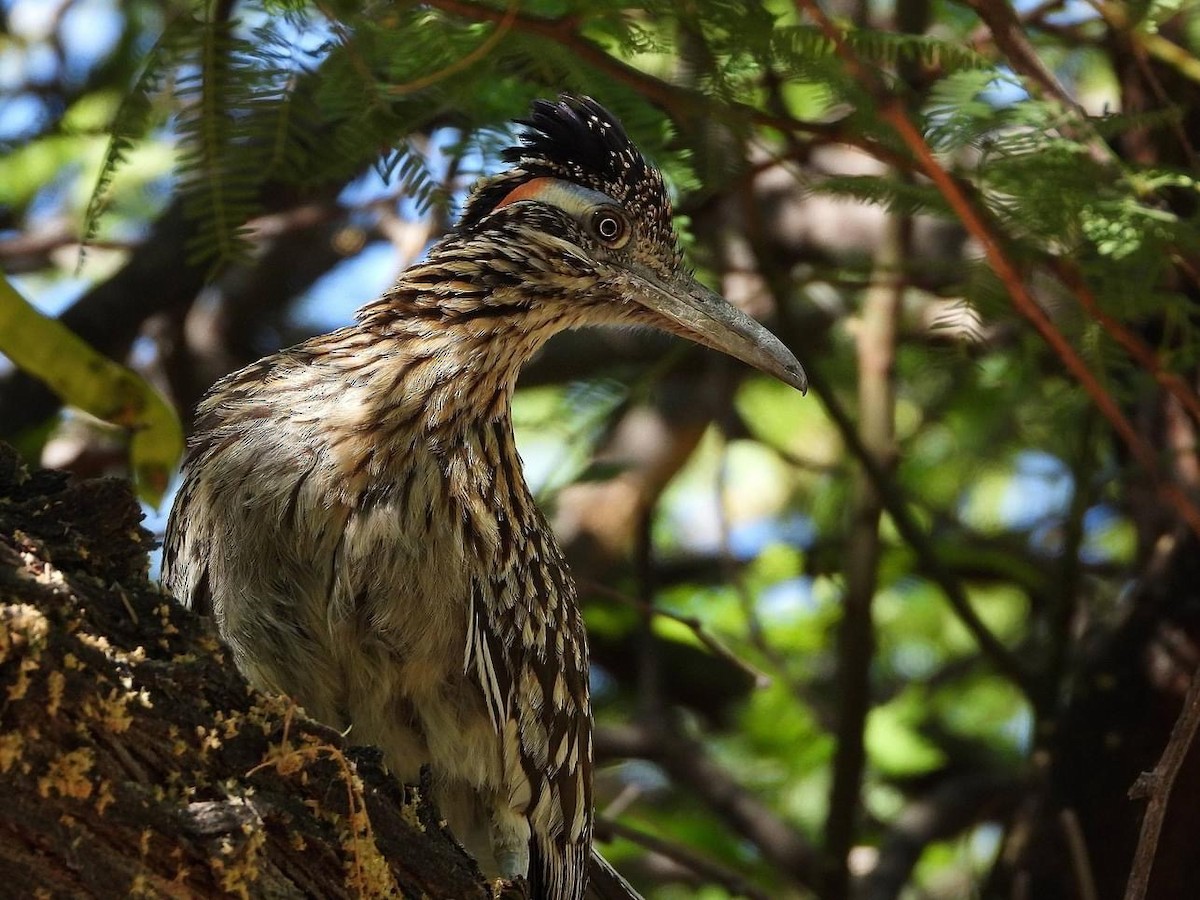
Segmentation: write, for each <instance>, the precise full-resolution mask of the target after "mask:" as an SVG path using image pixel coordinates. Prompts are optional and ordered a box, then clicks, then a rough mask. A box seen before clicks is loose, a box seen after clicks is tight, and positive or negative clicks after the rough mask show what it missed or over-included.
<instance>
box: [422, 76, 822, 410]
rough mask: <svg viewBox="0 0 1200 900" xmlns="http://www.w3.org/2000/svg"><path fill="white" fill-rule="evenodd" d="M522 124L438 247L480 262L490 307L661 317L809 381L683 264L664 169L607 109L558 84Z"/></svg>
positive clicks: (593, 319)
mask: <svg viewBox="0 0 1200 900" xmlns="http://www.w3.org/2000/svg"><path fill="white" fill-rule="evenodd" d="M521 124H523V125H524V126H525V127H526V130H525V132H524V134H523V135H522V139H521V143H520V144H519V145H518V146H516V147H512V148H511V149H509V150H507V151H506V152H505V159H506V160H507V161H508V162H510V163H513V167H512V168H511V169H509V170H508V171H506V172H503V173H501V174H499V175H496V176H494V177H492V178H490V179H486V180H485V181H483V182H482V183H480V184H479V185H478V186H477V187H476V188H475V190H474V192H473V193H472V195H471V198H470V200H469V201H468V203H467V207H466V209H465V211H464V213H463V216H462V219H461V221H460V222H459V224H458V226H457V228H456V229H455V233H454V235H453V236H452V237H451V239H450V240H449V241H448V242H447V244H446V245H445V248H444V250H443V255H447V254H448V255H449V256H459V258H460V259H462V260H464V262H465V261H467V260H470V261H471V264H472V265H481V266H483V267H484V268H483V270H481V271H479V272H478V273H477V274H478V275H479V276H481V278H482V280H483V281H485V282H488V285H487V286H488V288H489V292H488V293H489V298H488V303H489V304H491V307H490V308H492V309H493V310H494V309H495V308H496V306H497V305H500V306H511V307H516V308H518V309H524V310H527V311H531V310H532V308H533V306H534V305H535V304H536V306H537V307H538V309H539V311H540V312H542V313H543V314H545V313H546V312H547V311H549V312H553V313H554V314H555V315H556V316H557V317H558V319H557V321H559V322H561V323H562V327H571V326H574V325H595V324H637V325H646V326H650V327H654V328H658V329H661V330H664V331H668V332H671V333H673V334H677V335H680V336H682V337H686V338H688V339H689V340H692V341H695V342H697V343H700V344H703V345H705V346H708V347H712V348H714V349H716V350H720V351H722V352H723V353H727V354H729V355H730V356H733V357H736V358H737V359H740V360H742V361H744V362H746V363H749V364H750V365H752V366H754V367H755V368H757V369H760V370H761V371H763V372H765V373H767V374H769V375H772V376H774V377H776V378H778V379H780V380H781V381H783V382H785V383H787V384H790V385H792V386H793V387H796V388H798V389H799V390H801V391H804V390H806V389H807V384H808V382H807V378H806V377H805V374H804V370H803V369H802V368H801V366H800V363H799V362H798V361H797V360H796V358H795V356H793V355H792V353H791V351H789V350H788V349H787V348H786V347H785V346H784V345H783V344H782V343H781V342H780V341H779V340H778V339H777V338H776V337H775V336H774V335H772V334H771V333H770V332H768V331H767V330H766V329H765V328H763V327H762V326H761V325H760V324H758V322H756V321H755V320H754V319H752V318H750V317H749V316H747V315H746V314H745V313H743V312H742V311H741V310H739V309H737V308H736V307H734V306H731V305H730V304H729V303H728V302H726V301H725V300H724V299H723V298H722V297H720V296H718V295H717V294H715V293H713V292H712V291H711V290H709V289H708V288H706V287H704V286H703V285H702V284H700V283H699V282H698V281H696V279H695V278H694V277H693V276H692V274H691V272H690V271H689V270H688V269H687V268H686V267H685V266H684V265H683V257H682V254H681V253H680V251H679V241H678V237H677V235H676V233H675V226H674V223H673V220H672V214H671V202H670V200H669V198H668V196H667V191H666V188H665V186H664V184H663V179H662V175H661V174H660V173H659V172H658V170H657V169H655V168H654V167H653V166H651V165H650V164H649V163H647V162H646V160H645V159H644V158H643V157H642V155H641V153H640V152H639V151H638V149H637V148H636V147H635V146H634V145H633V143H632V142H631V141H630V139H629V137H628V136H627V135H626V133H625V130H624V129H623V128H622V127H621V124H620V123H619V122H618V121H617V120H616V119H615V118H614V117H613V116H612V114H611V113H609V112H608V111H607V110H605V109H604V107H602V106H600V104H598V103H596V102H595V101H594V100H592V99H590V98H586V97H573V96H569V95H563V96H562V97H561V98H560V99H559V100H558V102H556V103H552V102H550V101H546V100H539V101H536V102H535V103H534V104H533V108H532V112H531V115H530V117H529V118H528V119H527V120H525V121H524V122H522V123H521ZM460 254H461V255H460ZM484 260H486V263H484V262H483V261H484Z"/></svg>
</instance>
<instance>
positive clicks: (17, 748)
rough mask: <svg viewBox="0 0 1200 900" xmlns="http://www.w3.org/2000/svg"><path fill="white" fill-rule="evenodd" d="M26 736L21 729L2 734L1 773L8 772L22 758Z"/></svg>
mask: <svg viewBox="0 0 1200 900" xmlns="http://www.w3.org/2000/svg"><path fill="white" fill-rule="evenodd" d="M24 749H25V738H24V736H23V735H22V734H21V733H20V732H19V731H10V732H9V733H8V734H0V774H3V773H6V772H8V770H9V769H11V768H12V767H13V766H14V765H16V764H17V762H19V761H20V759H21V751H22V750H24Z"/></svg>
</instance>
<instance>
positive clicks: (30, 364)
mask: <svg viewBox="0 0 1200 900" xmlns="http://www.w3.org/2000/svg"><path fill="white" fill-rule="evenodd" d="M0 353H3V354H4V355H5V356H7V357H8V358H9V359H11V360H12V361H13V362H14V363H15V364H16V365H18V366H20V367H21V368H22V369H24V370H25V371H26V372H28V373H29V374H31V375H34V376H36V377H38V378H40V379H41V380H42V381H44V382H46V384H48V385H49V386H50V387H51V388H52V389H53V390H54V392H55V393H57V394H58V395H59V396H60V397H61V398H62V399H63V402H65V403H68V404H70V405H71V406H74V407H76V408H77V409H80V410H83V411H84V412H86V413H90V414H91V415H94V416H96V417H98V418H100V419H104V420H106V421H108V422H111V423H112V424H114V425H118V426H120V427H122V428H124V429H125V430H126V431H127V432H128V434H129V463H130V468H131V469H132V471H133V475H134V482H135V484H136V485H137V491H138V495H139V496H140V497H141V498H142V499H143V500H144V501H146V502H147V503H149V504H151V505H154V506H157V505H158V504H159V503H161V502H162V499H163V494H164V493H166V489H167V482H168V480H169V479H170V477H171V473H172V472H174V471H175V469H176V468H177V467H178V465H179V460H180V458H181V457H182V456H183V430H182V429H181V428H180V426H179V417H178V416H177V415H176V414H175V410H174V409H172V408H171V407H170V406H169V405H168V404H167V402H166V401H165V400H163V398H162V397H161V396H160V395H159V394H158V392H157V391H155V390H154V388H152V387H151V386H150V385H149V384H147V383H146V381H145V380H144V379H143V378H141V377H140V376H139V375H137V374H136V373H134V372H131V371H130V370H129V369H126V368H125V367H124V366H119V365H117V364H116V363H114V362H113V361H112V360H109V359H107V358H105V357H104V356H102V355H100V354H99V353H97V352H96V351H95V350H93V349H92V348H91V347H89V346H88V345H87V344H85V343H84V342H83V341H81V340H80V339H79V338H78V337H76V336H75V335H74V334H72V333H71V332H70V331H68V330H67V329H66V328H65V327H63V326H62V325H61V324H59V323H58V322H56V321H54V320H53V319H49V318H46V317H45V316H43V315H41V314H39V313H38V312H37V310H35V309H34V308H33V307H32V306H30V305H29V302H28V301H27V300H25V298H24V297H22V296H21V295H20V294H19V293H18V292H17V290H16V288H14V287H13V286H12V284H10V283H9V281H8V279H6V278H3V277H0Z"/></svg>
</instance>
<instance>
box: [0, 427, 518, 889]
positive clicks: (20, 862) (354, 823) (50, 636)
mask: <svg viewBox="0 0 1200 900" xmlns="http://www.w3.org/2000/svg"><path fill="white" fill-rule="evenodd" d="M140 519H141V512H140V510H139V508H138V506H137V504H136V503H135V502H134V500H133V498H132V496H131V495H130V493H129V491H128V488H127V486H126V484H125V483H124V482H121V481H117V480H113V479H99V480H92V481H81V482H74V483H73V482H71V481H69V480H68V479H67V478H66V477H65V476H63V475H61V474H58V473H51V472H45V471H37V472H33V473H30V472H28V471H26V469H25V468H24V467H23V466H22V465H21V463H20V462H19V461H18V459H17V457H16V455H15V454H14V453H13V452H12V451H11V450H10V449H9V448H7V447H6V446H4V445H0V617H2V619H3V622H2V624H3V627H2V628H0V691H2V693H0V796H2V797H3V798H4V802H3V803H0V877H3V879H4V880H3V884H4V888H3V889H2V890H0V893H3V894H4V895H6V896H13V897H32V896H35V895H37V896H92V897H129V896H170V897H174V896H178V897H190V896H219V895H224V894H233V895H240V896H242V897H305V896H309V897H312V896H319V897H343V896H353V897H362V896H383V895H387V896H403V897H454V898H471V897H479V898H484V897H491V896H493V894H492V891H491V888H490V887H489V886H488V885H486V884H485V883H484V882H483V880H482V878H481V877H480V875H479V873H478V870H477V869H476V868H475V866H474V864H473V863H472V861H471V860H470V859H469V858H468V857H467V856H466V855H465V854H464V853H463V851H462V850H461V849H460V848H459V847H458V845H457V844H456V843H455V842H454V841H453V839H452V838H451V837H450V836H449V835H448V834H447V833H446V832H445V831H444V829H443V828H442V827H441V826H440V824H439V822H438V821H437V818H436V813H435V812H434V811H433V810H432V809H431V808H430V807H429V806H428V805H427V804H426V803H424V802H422V801H421V793H422V792H421V790H420V789H419V788H403V787H402V786H401V785H399V784H398V783H396V782H395V781H393V780H392V779H391V778H390V777H389V776H388V775H387V774H386V772H385V771H384V770H383V769H382V767H381V766H380V765H379V762H378V758H377V756H376V755H375V754H374V753H373V752H371V751H364V750H358V751H356V750H353V749H351V748H349V747H348V746H347V744H346V742H345V741H344V740H343V739H342V737H341V736H339V735H337V734H335V733H333V732H331V731H330V730H328V729H326V728H324V727H322V726H320V725H318V724H316V723H314V722H311V721H309V720H307V719H305V718H304V716H303V714H302V713H301V712H300V711H299V710H298V709H296V708H295V707H294V706H292V705H291V704H289V703H288V702H287V701H285V700H282V699H279V698H271V697H266V696H263V695H261V694H258V693H256V692H254V691H252V690H251V689H250V688H249V687H248V686H247V685H246V683H245V682H244V681H243V680H242V678H241V677H240V675H239V674H238V673H237V671H236V670H235V669H234V667H233V666H232V665H231V663H230V662H229V660H228V658H227V657H226V656H225V654H224V653H223V652H222V650H221V648H220V646H219V645H218V644H217V643H216V641H215V640H213V638H212V637H210V636H209V635H208V634H207V633H206V631H205V628H204V627H203V623H202V622H201V621H200V620H199V619H198V618H197V617H195V616H193V615H192V614H191V613H189V612H188V611H187V610H184V609H182V608H180V607H179V606H178V605H177V604H176V603H175V602H174V601H172V600H171V599H170V598H169V597H168V596H166V595H165V594H163V593H162V592H161V591H160V590H159V589H158V587H157V586H156V585H154V584H152V583H151V582H150V581H148V580H147V551H148V549H149V548H150V546H151V543H152V540H151V537H150V535H149V533H148V532H146V531H145V530H144V529H142V528H141V526H140V524H139V522H140ZM39 892H40V893H39ZM519 895H520V892H519V891H516V890H515V889H510V890H509V891H508V892H507V893H506V894H505V896H519Z"/></svg>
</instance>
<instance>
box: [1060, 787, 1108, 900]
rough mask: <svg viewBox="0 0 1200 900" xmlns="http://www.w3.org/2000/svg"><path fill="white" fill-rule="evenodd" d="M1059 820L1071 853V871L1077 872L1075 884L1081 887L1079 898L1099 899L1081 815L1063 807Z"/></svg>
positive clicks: (1080, 899) (1087, 899)
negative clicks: (1080, 821) (1080, 819)
mask: <svg viewBox="0 0 1200 900" xmlns="http://www.w3.org/2000/svg"><path fill="white" fill-rule="evenodd" d="M1058 821H1059V824H1060V825H1062V830H1063V835H1064V836H1065V837H1066V841H1067V849H1068V850H1069V851H1070V854H1071V871H1072V872H1074V873H1075V886H1076V887H1077V888H1078V889H1079V900H1099V897H1100V894H1099V893H1098V892H1097V890H1096V875H1095V873H1094V872H1093V871H1092V861H1091V858H1090V857H1089V856H1088V849H1087V841H1086V840H1085V839H1084V836H1083V828H1082V827H1081V826H1080V824H1079V816H1078V815H1076V813H1075V810H1073V809H1063V810H1060V811H1059V813H1058Z"/></svg>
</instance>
